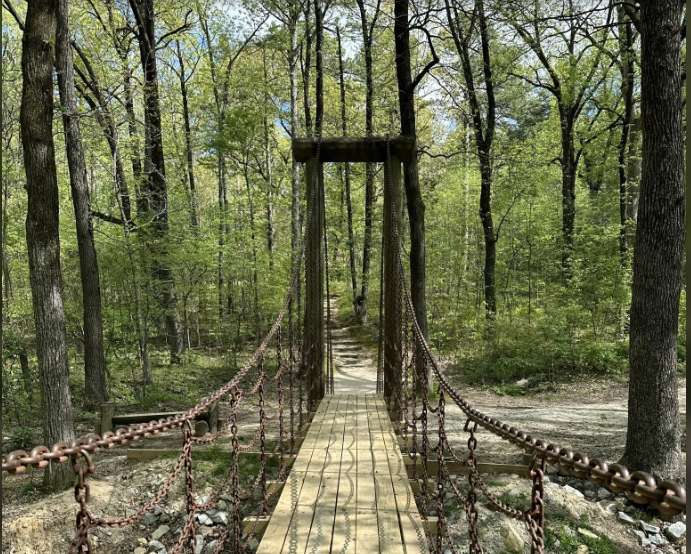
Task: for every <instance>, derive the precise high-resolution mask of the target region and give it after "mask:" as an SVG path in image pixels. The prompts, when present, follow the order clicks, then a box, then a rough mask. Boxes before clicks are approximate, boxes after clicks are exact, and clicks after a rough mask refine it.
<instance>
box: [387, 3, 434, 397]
mask: <svg viewBox="0 0 691 554" xmlns="http://www.w3.org/2000/svg"><path fill="white" fill-rule="evenodd" d="M394 37H395V47H396V79H397V81H398V102H399V106H400V112H401V134H402V135H403V136H409V137H413V138H414V139H416V140H417V133H416V128H415V89H414V88H413V78H412V74H411V69H410V24H409V21H408V0H395V3H394ZM404 183H405V192H406V202H407V206H408V221H409V224H410V294H411V300H412V302H413V308H414V309H415V316H416V318H417V321H418V324H419V325H420V330H421V331H422V334H423V336H424V337H425V339H426V338H427V337H428V335H429V332H428V326H427V300H426V298H425V279H426V275H425V203H424V202H423V200H422V193H421V191H420V178H419V173H418V158H417V154H416V155H415V156H413V159H412V160H411V161H410V162H408V163H405V164H404ZM416 359H417V360H418V365H417V368H416V369H417V383H421V382H423V381H422V377H423V372H424V365H423V356H422V353H421V351H418V352H417V358H416ZM427 382H428V385H429V386H430V387H431V386H432V374H431V369H430V370H428V375H427Z"/></svg>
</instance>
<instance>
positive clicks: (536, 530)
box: [526, 454, 547, 554]
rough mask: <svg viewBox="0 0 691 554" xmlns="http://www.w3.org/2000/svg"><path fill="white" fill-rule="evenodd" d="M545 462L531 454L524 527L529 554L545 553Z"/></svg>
mask: <svg viewBox="0 0 691 554" xmlns="http://www.w3.org/2000/svg"><path fill="white" fill-rule="evenodd" d="M546 463H547V462H546V460H545V459H544V458H539V457H538V456H537V455H536V454H533V456H532V458H531V460H530V477H531V478H532V480H533V488H532V491H531V494H530V499H531V503H530V511H529V512H528V514H527V516H526V527H527V528H528V532H529V533H530V539H531V549H530V552H531V554H544V552H545V466H546Z"/></svg>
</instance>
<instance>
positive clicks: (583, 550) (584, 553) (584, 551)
mask: <svg viewBox="0 0 691 554" xmlns="http://www.w3.org/2000/svg"><path fill="white" fill-rule="evenodd" d="M589 552H590V548H588V547H587V546H586V545H585V544H581V545H580V546H579V547H578V550H576V554H588V553H589Z"/></svg>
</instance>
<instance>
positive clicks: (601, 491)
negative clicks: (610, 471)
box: [597, 487, 612, 499]
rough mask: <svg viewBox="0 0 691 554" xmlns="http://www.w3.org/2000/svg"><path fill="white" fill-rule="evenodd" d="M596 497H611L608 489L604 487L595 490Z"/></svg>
mask: <svg viewBox="0 0 691 554" xmlns="http://www.w3.org/2000/svg"><path fill="white" fill-rule="evenodd" d="M597 496H598V498H602V499H604V498H611V497H612V491H610V490H609V489H606V488H605V487H600V488H599V489H597Z"/></svg>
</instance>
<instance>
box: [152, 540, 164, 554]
mask: <svg viewBox="0 0 691 554" xmlns="http://www.w3.org/2000/svg"><path fill="white" fill-rule="evenodd" d="M149 550H153V551H154V552H167V550H166V547H165V545H164V544H163V543H161V542H158V541H149Z"/></svg>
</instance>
